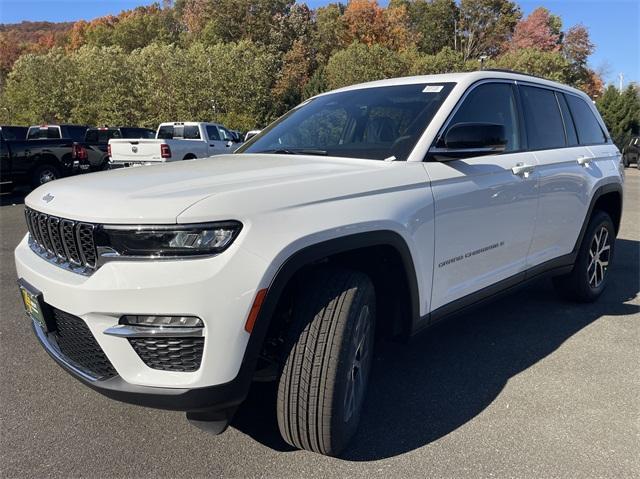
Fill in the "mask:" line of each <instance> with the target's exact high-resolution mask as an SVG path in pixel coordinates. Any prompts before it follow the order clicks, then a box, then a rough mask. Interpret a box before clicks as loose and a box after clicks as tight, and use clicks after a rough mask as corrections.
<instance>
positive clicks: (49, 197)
mask: <svg viewBox="0 0 640 479" xmlns="http://www.w3.org/2000/svg"><path fill="white" fill-rule="evenodd" d="M54 198H55V196H53V195H52V194H51V193H47V194H46V195H44V196H43V197H42V201H45V202H47V203H51V201H52V200H53V199H54Z"/></svg>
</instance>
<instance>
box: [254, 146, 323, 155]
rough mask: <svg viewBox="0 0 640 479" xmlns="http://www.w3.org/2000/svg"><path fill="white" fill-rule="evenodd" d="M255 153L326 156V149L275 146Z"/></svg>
mask: <svg viewBox="0 0 640 479" xmlns="http://www.w3.org/2000/svg"><path fill="white" fill-rule="evenodd" d="M255 153H275V154H277V155H317V156H327V151H326V150H314V149H312V148H296V149H295V150H294V149H290V148H275V149H273V150H262V151H256V152H255Z"/></svg>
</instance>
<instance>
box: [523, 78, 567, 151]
mask: <svg viewBox="0 0 640 479" xmlns="http://www.w3.org/2000/svg"><path fill="white" fill-rule="evenodd" d="M520 94H521V98H522V107H523V110H524V118H525V123H526V125H527V140H528V143H529V149H530V150H546V149H551V148H560V147H563V146H565V145H566V143H565V137H564V124H563V123H562V116H561V114H560V108H559V106H558V101H557V100H556V95H555V93H554V92H553V90H547V89H546V88H536V87H530V86H521V87H520Z"/></svg>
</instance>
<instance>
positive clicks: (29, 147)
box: [0, 138, 79, 189]
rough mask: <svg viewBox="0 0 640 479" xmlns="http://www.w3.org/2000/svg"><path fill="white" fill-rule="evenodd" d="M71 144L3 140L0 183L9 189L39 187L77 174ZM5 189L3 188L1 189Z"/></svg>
mask: <svg viewBox="0 0 640 479" xmlns="http://www.w3.org/2000/svg"><path fill="white" fill-rule="evenodd" d="M72 152H73V140H72V139H70V138H61V139H51V140H5V139H4V138H0V183H2V185H3V187H6V186H10V187H11V188H13V187H15V186H20V185H28V186H32V187H34V188H35V187H37V186H40V185H42V184H44V183H47V182H48V181H52V180H55V179H57V178H61V177H63V176H69V175H72V174H74V173H77V172H78V171H79V170H78V165H79V162H78V160H76V159H74V158H73V154H72ZM3 189H4V188H3Z"/></svg>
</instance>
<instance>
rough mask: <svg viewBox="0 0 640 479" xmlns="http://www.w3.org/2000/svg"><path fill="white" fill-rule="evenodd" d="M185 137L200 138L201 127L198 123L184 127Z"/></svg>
mask: <svg viewBox="0 0 640 479" xmlns="http://www.w3.org/2000/svg"><path fill="white" fill-rule="evenodd" d="M182 134H183V138H185V139H187V140H199V139H200V128H198V125H188V126H185V127H184V131H183V133H182Z"/></svg>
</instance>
